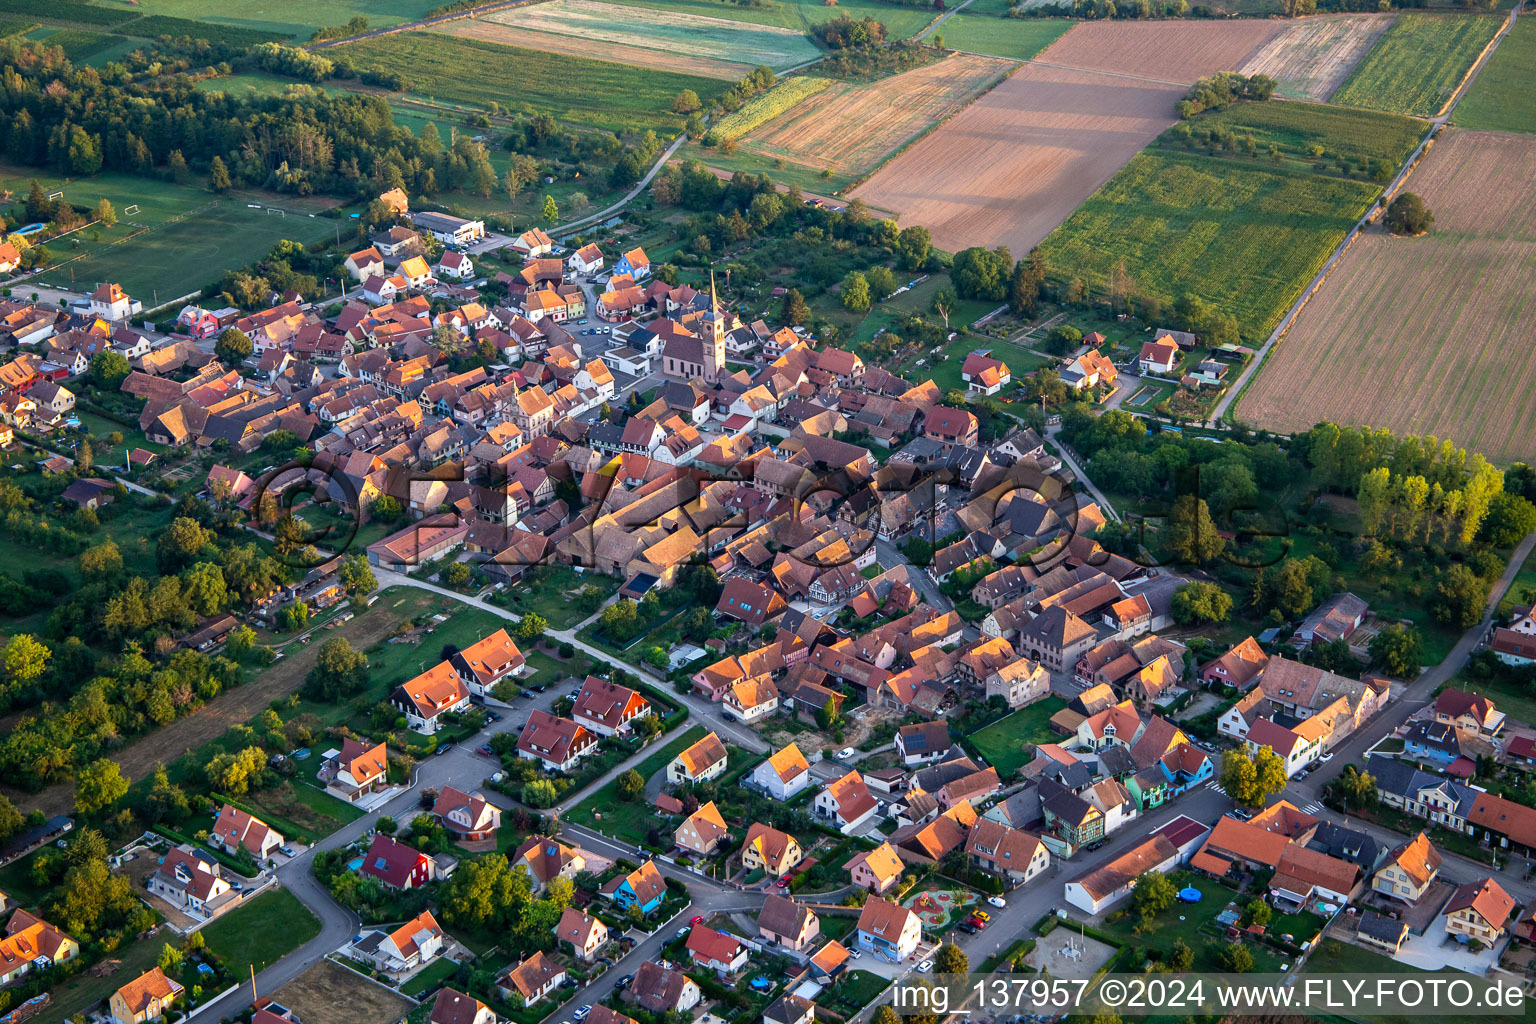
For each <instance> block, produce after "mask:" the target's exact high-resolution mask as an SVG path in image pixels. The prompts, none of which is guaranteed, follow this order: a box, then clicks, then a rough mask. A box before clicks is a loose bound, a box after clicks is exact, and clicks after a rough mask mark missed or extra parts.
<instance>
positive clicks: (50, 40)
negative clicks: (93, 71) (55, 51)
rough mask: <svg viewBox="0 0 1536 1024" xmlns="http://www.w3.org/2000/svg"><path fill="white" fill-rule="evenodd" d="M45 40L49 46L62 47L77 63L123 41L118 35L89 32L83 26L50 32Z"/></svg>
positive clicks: (66, 54)
mask: <svg viewBox="0 0 1536 1024" xmlns="http://www.w3.org/2000/svg"><path fill="white" fill-rule="evenodd" d="M43 41H44V42H46V43H47V44H48V45H49V46H58V47H62V48H63V50H64V56H66V57H68V58H69V59H70V60H72V61H74V62H75V63H76V64H79V63H80V62H82V61H84V60H85V59H86V58H87V57H92V56H95V55H96V54H98V53H101V52H102V51H104V50H108V49H111V48H112V47H115V46H118V45H119V44H121V43H122V42H123V40H122V39H120V38H119V37H117V36H107V35H102V34H101V33H100V32H87V31H86V30H85V29H81V28H61V29H59V30H58V31H57V32H50V33H49V34H48V35H47V36H46V37H45V38H44V39H43Z"/></svg>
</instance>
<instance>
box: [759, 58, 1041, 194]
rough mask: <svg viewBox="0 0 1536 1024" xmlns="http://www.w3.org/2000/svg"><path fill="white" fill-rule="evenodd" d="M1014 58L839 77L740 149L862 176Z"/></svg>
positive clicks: (1003, 70)
mask: <svg viewBox="0 0 1536 1024" xmlns="http://www.w3.org/2000/svg"><path fill="white" fill-rule="evenodd" d="M1012 67H1014V64H1013V63H1012V62H1010V61H1005V60H996V59H994V58H992V57H976V56H972V55H970V54H953V55H951V56H949V57H946V58H945V59H943V60H941V61H939V62H938V63H936V64H928V65H926V66H924V67H920V68H913V69H912V70H911V71H905V72H902V73H901V74H899V75H893V76H891V77H890V78H883V79H880V80H879V81H877V82H872V83H869V84H865V85H855V84H852V83H848V82H837V83H834V84H833V85H832V87H831V88H829V89H823V90H822V91H820V92H818V93H817V94H816V95H814V96H812V97H810V98H809V99H808V100H806V101H804V102H802V103H799V104H797V105H796V106H794V107H793V108H791V109H790V110H787V111H785V112H784V113H783V114H780V115H779V116H778V117H776V118H774V119H773V120H771V121H769V122H768V123H767V124H765V125H763V126H762V127H761V128H760V129H758V130H757V131H755V132H753V133H752V134H751V135H750V136H749V137H748V138H747V140H746V141H745V142H744V143H743V146H744V148H747V149H749V150H754V151H756V152H760V153H763V154H766V155H769V156H773V157H782V158H783V159H785V160H791V161H794V162H795V163H800V164H807V165H810V166H813V167H816V168H822V167H828V168H831V169H832V170H833V172H835V173H840V174H853V175H858V174H863V173H866V172H868V171H871V170H873V169H874V168H875V167H877V166H879V164H880V161H881V160H884V159H885V158H886V156H888V155H889V154H890V153H892V152H894V151H895V150H897V149H900V148H901V147H902V146H904V145H906V143H907V142H908V141H910V140H911V139H913V138H915V137H916V136H918V135H921V134H922V133H923V132H925V131H927V130H928V129H929V128H931V127H932V126H933V125H934V124H936V123H938V122H939V121H942V120H943V119H944V118H946V117H948V116H949V115H950V114H952V113H954V112H955V111H956V110H958V109H959V108H960V107H961V106H962V105H963V104H964V103H965V102H966V101H967V100H969V99H970V98H971V97H972V96H973V95H975V94H976V93H977V92H978V91H980V90H982V89H985V88H986V87H987V86H989V85H991V84H992V83H993V82H996V81H997V80H998V79H1000V78H1002V77H1003V76H1004V75H1006V74H1007V73H1008V71H1009V69H1010V68H1012Z"/></svg>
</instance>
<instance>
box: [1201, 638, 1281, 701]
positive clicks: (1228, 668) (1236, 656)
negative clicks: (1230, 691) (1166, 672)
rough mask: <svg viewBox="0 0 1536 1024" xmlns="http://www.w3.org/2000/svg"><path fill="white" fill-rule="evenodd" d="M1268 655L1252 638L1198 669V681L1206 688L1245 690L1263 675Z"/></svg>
mask: <svg viewBox="0 0 1536 1024" xmlns="http://www.w3.org/2000/svg"><path fill="white" fill-rule="evenodd" d="M1268 663H1269V655H1267V654H1265V653H1264V649H1263V648H1262V647H1260V646H1259V642H1258V641H1257V640H1255V639H1254V638H1253V637H1251V636H1250V637H1248V638H1246V639H1244V640H1243V641H1242V642H1241V643H1238V644H1236V645H1235V646H1233V647H1232V648H1231V649H1230V650H1228V651H1227V653H1225V654H1223V655H1222V656H1221V657H1219V658H1213V659H1212V660H1210V661H1208V662H1206V663H1205V665H1204V666H1203V667H1202V668H1201V669H1200V681H1201V682H1202V683H1205V684H1206V685H1207V686H1214V685H1217V684H1221V685H1225V686H1232V687H1235V688H1237V689H1238V690H1247V689H1248V688H1249V687H1251V686H1253V685H1254V684H1255V683H1257V682H1258V681H1259V680H1260V679H1261V678H1263V675H1264V666H1265V665H1267V664H1268Z"/></svg>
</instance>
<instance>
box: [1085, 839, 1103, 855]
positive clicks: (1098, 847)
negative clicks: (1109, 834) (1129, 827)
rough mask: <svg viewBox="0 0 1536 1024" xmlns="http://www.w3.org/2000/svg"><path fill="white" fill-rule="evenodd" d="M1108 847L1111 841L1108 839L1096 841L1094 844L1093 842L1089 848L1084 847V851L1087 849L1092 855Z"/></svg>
mask: <svg viewBox="0 0 1536 1024" xmlns="http://www.w3.org/2000/svg"><path fill="white" fill-rule="evenodd" d="M1108 845H1109V840H1108V839H1095V840H1094V841H1093V842H1091V843H1089V844H1088V845H1087V846H1085V847H1083V849H1085V850H1087V851H1089V852H1090V853H1092V852H1093V851H1094V850H1102V849H1104V847H1106V846H1108Z"/></svg>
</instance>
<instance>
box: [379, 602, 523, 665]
mask: <svg viewBox="0 0 1536 1024" xmlns="http://www.w3.org/2000/svg"><path fill="white" fill-rule="evenodd" d="M454 608H455V609H456V610H455V611H453V612H451V613H450V614H449V615H448V617H447V618H446V619H444V620H443V621H441V622H438V623H436V624H434V625H433V626H432V627H431V628H430V630H429V631H428V633H427V635H426V636H424V637H423V638H422V640H421V642H420V643H418V644H389V643H386V644H384V645H383V646H382V649H380V650H376V651H372V652H370V653H369V655H368V668H369V675H371V676H373V677H374V678H378V679H386V680H388V681H390V682H391V683H403V682H405V681H406V680H408V679H413V678H415V677H416V676H418V675H420V674H421V673H422V672H425V671H426V670H427V669H429V668H431V667H433V666H434V665H436V664H437V663H438V662H439V661H441V660H442V652H443V648H444V647H447V646H448V645H450V644H451V645H453V646H454V647H458V648H460V649H463V648H465V647H468V646H469V645H470V644H473V643H475V642H476V641H479V640H483V639H485V638H486V637H487V636H489V635H491V634H492V633H494V632H496V630H498V629H506V630H508V631H509V632H510V631H511V630H513V629H515V628H516V627H515V625H514V624H513V623H512V622H511V621H510V620H509V619H504V618H502V617H501V616H499V615H493V614H492V613H490V612H487V611H481V610H480V609H479V608H467V607H464V606H463V605H459V604H457V603H455V605H454ZM514 642H515V641H514Z"/></svg>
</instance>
